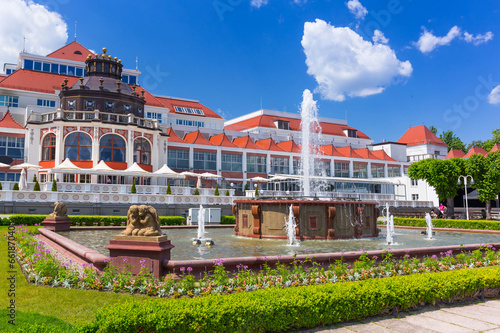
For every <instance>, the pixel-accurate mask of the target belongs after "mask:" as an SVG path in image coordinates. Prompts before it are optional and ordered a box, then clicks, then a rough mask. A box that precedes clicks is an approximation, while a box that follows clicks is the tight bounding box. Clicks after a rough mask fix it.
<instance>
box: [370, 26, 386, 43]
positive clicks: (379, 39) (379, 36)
mask: <svg viewBox="0 0 500 333" xmlns="http://www.w3.org/2000/svg"><path fill="white" fill-rule="evenodd" d="M372 40H373V42H374V43H379V44H387V43H389V39H387V38H386V37H385V35H384V33H383V32H382V31H380V30H377V29H375V31H374V32H373V37H372Z"/></svg>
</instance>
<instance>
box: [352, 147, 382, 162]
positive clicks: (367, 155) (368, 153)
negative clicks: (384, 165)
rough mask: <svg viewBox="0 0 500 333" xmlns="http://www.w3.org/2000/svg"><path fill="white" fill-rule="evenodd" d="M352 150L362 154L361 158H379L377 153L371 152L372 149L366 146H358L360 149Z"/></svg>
mask: <svg viewBox="0 0 500 333" xmlns="http://www.w3.org/2000/svg"><path fill="white" fill-rule="evenodd" d="M354 151H355V152H356V153H357V154H358V155H361V156H363V158H366V159H367V160H380V157H378V156H377V155H375V154H373V153H372V151H371V150H370V149H368V148H360V149H354Z"/></svg>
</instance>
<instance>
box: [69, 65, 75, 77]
mask: <svg viewBox="0 0 500 333" xmlns="http://www.w3.org/2000/svg"><path fill="white" fill-rule="evenodd" d="M68 75H73V76H74V75H75V67H73V66H68Z"/></svg>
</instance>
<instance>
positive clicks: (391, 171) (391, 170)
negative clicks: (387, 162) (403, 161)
mask: <svg viewBox="0 0 500 333" xmlns="http://www.w3.org/2000/svg"><path fill="white" fill-rule="evenodd" d="M387 177H401V168H400V167H398V166H388V167H387Z"/></svg>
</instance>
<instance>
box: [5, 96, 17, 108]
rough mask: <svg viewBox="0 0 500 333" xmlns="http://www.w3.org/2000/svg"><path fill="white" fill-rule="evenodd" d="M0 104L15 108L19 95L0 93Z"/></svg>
mask: <svg viewBox="0 0 500 333" xmlns="http://www.w3.org/2000/svg"><path fill="white" fill-rule="evenodd" d="M0 106H10V107H14V108H17V107H19V97H18V96H7V95H0Z"/></svg>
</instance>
